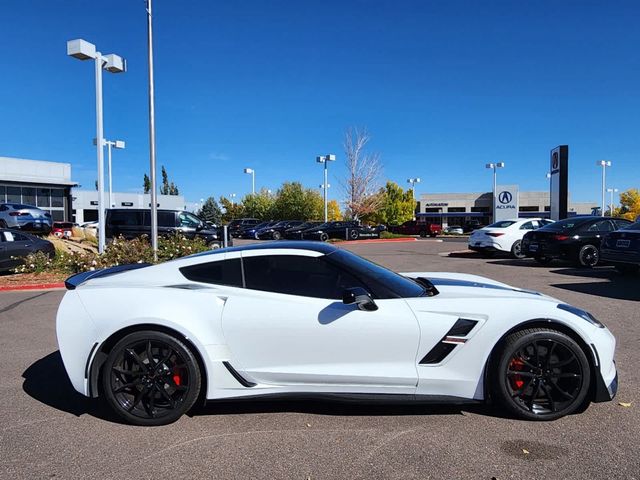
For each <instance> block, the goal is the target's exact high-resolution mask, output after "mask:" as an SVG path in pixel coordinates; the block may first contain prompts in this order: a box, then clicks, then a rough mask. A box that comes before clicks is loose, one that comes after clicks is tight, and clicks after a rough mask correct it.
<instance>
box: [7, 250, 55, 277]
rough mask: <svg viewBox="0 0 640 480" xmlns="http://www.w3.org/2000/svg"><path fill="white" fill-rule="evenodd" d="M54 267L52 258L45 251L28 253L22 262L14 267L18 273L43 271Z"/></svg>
mask: <svg viewBox="0 0 640 480" xmlns="http://www.w3.org/2000/svg"><path fill="white" fill-rule="evenodd" d="M51 268H52V260H51V258H50V257H49V255H47V254H46V253H44V252H35V253H30V254H29V255H27V256H26V257H25V258H24V260H22V263H21V264H20V265H18V266H17V267H15V268H14V269H13V271H14V272H16V273H42V272H46V271H48V270H51Z"/></svg>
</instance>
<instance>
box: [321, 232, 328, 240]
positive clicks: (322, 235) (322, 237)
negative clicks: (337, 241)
mask: <svg viewBox="0 0 640 480" xmlns="http://www.w3.org/2000/svg"><path fill="white" fill-rule="evenodd" d="M327 240H329V235H327V234H326V233H324V232H322V233H321V234H320V241H321V242H326V241H327Z"/></svg>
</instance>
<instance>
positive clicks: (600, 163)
mask: <svg viewBox="0 0 640 480" xmlns="http://www.w3.org/2000/svg"><path fill="white" fill-rule="evenodd" d="M596 165H597V166H598V167H602V207H601V208H602V210H601V211H600V215H601V216H602V217H604V201H605V200H604V195H605V189H606V186H605V185H606V179H607V173H606V171H607V167H610V166H611V161H610V160H598V161H597V162H596Z"/></svg>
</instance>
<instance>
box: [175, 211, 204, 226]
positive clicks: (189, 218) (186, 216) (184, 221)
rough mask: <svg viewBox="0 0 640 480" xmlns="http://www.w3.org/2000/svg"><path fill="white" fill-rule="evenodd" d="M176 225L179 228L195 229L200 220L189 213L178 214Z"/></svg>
mask: <svg viewBox="0 0 640 480" xmlns="http://www.w3.org/2000/svg"><path fill="white" fill-rule="evenodd" d="M178 224H179V225H180V226H181V227H193V228H195V227H197V226H198V225H200V219H198V217H196V216H195V215H192V214H190V213H189V212H180V213H179V214H178Z"/></svg>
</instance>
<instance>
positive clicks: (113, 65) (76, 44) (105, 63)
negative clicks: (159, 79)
mask: <svg viewBox="0 0 640 480" xmlns="http://www.w3.org/2000/svg"><path fill="white" fill-rule="evenodd" d="M67 55H68V56H70V57H74V58H77V59H78V60H89V59H93V60H95V73H96V151H97V155H98V252H100V253H102V252H104V246H105V227H104V221H105V208H104V206H105V205H104V154H103V150H102V147H103V145H104V133H103V123H102V70H103V69H104V70H106V71H108V72H111V73H122V72H125V71H126V70H127V62H126V60H125V59H123V58H122V57H120V56H118V55H115V54H113V53H111V54H109V55H102V53H100V52H98V51H97V50H96V46H95V45H94V44H93V43H89V42H87V41H86V40H82V39H76V40H69V41H68V42H67Z"/></svg>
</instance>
